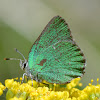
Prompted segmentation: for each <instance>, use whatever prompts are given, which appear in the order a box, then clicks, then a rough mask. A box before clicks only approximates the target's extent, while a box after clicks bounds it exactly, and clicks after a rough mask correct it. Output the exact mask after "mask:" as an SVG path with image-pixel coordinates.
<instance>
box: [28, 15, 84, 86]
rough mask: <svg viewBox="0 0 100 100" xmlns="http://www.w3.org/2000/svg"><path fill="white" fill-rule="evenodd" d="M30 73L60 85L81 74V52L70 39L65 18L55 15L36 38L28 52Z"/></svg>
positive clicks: (82, 63) (82, 68)
mask: <svg viewBox="0 0 100 100" xmlns="http://www.w3.org/2000/svg"><path fill="white" fill-rule="evenodd" d="M28 64H29V68H30V69H31V73H32V75H33V76H36V74H38V78H39V79H44V80H46V81H47V82H50V83H58V84H63V83H67V82H69V81H70V80H71V79H73V78H76V77H81V76H82V75H83V73H84V65H85V59H84V55H83V53H82V52H81V50H80V49H79V47H78V46H77V45H76V43H75V42H74V41H73V39H72V36H71V32H70V29H69V28H68V25H67V24H66V22H65V20H64V19H62V18H61V17H59V16H56V17H54V18H53V19H52V20H51V21H50V22H49V23H48V25H47V26H46V27H45V29H44V30H43V32H42V33H41V35H40V36H39V38H38V39H37V40H36V41H35V43H34V44H33V46H32V49H31V51H30V53H29V59H28Z"/></svg>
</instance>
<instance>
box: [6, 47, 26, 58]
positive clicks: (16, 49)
mask: <svg viewBox="0 0 100 100" xmlns="http://www.w3.org/2000/svg"><path fill="white" fill-rule="evenodd" d="M15 51H16V52H18V53H19V54H20V55H21V56H22V57H23V58H24V60H25V57H24V55H23V54H22V53H21V52H19V51H18V50H17V49H16V48H15ZM4 60H21V59H17V58H4Z"/></svg>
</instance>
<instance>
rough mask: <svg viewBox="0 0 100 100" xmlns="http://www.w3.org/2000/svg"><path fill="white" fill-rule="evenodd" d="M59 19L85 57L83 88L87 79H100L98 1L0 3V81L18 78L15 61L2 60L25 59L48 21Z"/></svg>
mask: <svg viewBox="0 0 100 100" xmlns="http://www.w3.org/2000/svg"><path fill="white" fill-rule="evenodd" d="M56 15H60V16H62V17H63V18H64V19H65V20H66V22H67V23H68V24H69V27H70V29H71V31H72V35H73V37H74V39H75V41H76V42H77V44H78V45H79V46H80V48H81V49H82V51H83V52H84V54H85V57H86V60H87V65H86V73H85V74H84V76H83V77H82V80H81V82H82V83H83V87H84V86H86V85H88V83H89V82H90V80H91V79H94V80H95V82H94V83H96V78H100V64H99V63H100V0H0V82H2V83H4V80H5V79H9V78H15V77H21V76H22V74H23V71H22V70H21V69H20V67H19V61H4V60H3V59H4V58H5V57H12V58H22V57H21V56H20V55H19V54H18V53H16V52H15V51H14V48H17V49H18V50H19V51H20V52H21V53H23V55H24V56H25V57H26V58H27V59H28V53H29V51H30V48H31V46H32V44H33V43H34V41H35V40H36V39H37V37H38V36H39V35H40V33H41V32H42V30H43V29H44V27H45V26H46V24H47V23H48V22H49V21H50V19H51V18H52V17H54V16H56Z"/></svg>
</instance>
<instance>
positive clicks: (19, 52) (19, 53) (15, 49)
mask: <svg viewBox="0 0 100 100" xmlns="http://www.w3.org/2000/svg"><path fill="white" fill-rule="evenodd" d="M15 51H16V52H18V53H19V54H20V55H21V56H22V57H23V58H24V60H25V57H24V55H23V54H22V53H21V52H19V51H18V50H17V49H16V48H15Z"/></svg>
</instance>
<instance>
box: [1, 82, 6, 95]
mask: <svg viewBox="0 0 100 100" xmlns="http://www.w3.org/2000/svg"><path fill="white" fill-rule="evenodd" d="M4 89H6V87H5V86H4V85H2V83H0V96H1V95H2V94H3V90H4Z"/></svg>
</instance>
